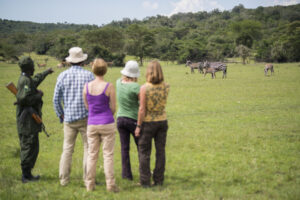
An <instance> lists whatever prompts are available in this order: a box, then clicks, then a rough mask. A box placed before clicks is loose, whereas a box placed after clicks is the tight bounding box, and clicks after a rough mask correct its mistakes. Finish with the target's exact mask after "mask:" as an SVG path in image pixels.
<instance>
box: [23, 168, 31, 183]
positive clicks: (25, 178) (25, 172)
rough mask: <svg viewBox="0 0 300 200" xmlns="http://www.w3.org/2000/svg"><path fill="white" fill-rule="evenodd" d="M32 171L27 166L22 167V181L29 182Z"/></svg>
mask: <svg viewBox="0 0 300 200" xmlns="http://www.w3.org/2000/svg"><path fill="white" fill-rule="evenodd" d="M29 172H30V171H29V170H28V169H26V168H22V182H23V183H28V182H29V181H30V173H29Z"/></svg>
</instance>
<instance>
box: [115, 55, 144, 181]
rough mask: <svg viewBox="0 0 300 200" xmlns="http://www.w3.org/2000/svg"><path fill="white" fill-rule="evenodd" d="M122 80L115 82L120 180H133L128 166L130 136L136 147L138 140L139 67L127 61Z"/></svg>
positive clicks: (135, 63)
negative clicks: (120, 165)
mask: <svg viewBox="0 0 300 200" xmlns="http://www.w3.org/2000/svg"><path fill="white" fill-rule="evenodd" d="M121 74H122V78H120V79H118V80H117V83H116V88H117V103H118V112H117V127H118V131H119V135H120V142H121V154H122V178H124V179H128V180H133V176H132V172H131V165H130V157H129V150H130V135H132V136H133V138H134V141H135V144H136V145H138V138H137V137H135V135H134V131H135V128H136V122H137V115H138V109H139V92H140V85H139V84H138V83H137V78H138V77H139V76H140V70H139V65H138V63H137V62H136V61H132V60H131V61H128V62H127V63H126V65H125V67H124V69H123V70H122V71H121Z"/></svg>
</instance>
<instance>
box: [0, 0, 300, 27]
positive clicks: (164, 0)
mask: <svg viewBox="0 0 300 200" xmlns="http://www.w3.org/2000/svg"><path fill="white" fill-rule="evenodd" d="M299 3H300V0H239V1H235V0H0V18H1V19H9V20H16V21H32V22H38V23H74V24H90V25H98V26H102V25H105V24H108V23H110V22H112V21H120V20H122V19H123V18H130V19H131V20H133V19H138V20H142V19H145V18H146V17H151V16H157V15H164V16H172V15H173V14H176V13H178V12H181V13H186V12H199V11H208V12H209V11H212V10H213V9H219V10H221V11H223V10H231V9H232V8H233V7H234V6H237V5H239V4H242V5H243V6H244V7H245V8H257V7H259V6H263V7H267V6H275V5H285V6H287V5H294V4H299Z"/></svg>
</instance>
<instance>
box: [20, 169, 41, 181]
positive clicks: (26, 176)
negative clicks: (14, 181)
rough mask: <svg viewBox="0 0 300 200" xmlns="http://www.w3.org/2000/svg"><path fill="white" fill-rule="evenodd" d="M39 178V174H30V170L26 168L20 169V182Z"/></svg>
mask: <svg viewBox="0 0 300 200" xmlns="http://www.w3.org/2000/svg"><path fill="white" fill-rule="evenodd" d="M39 179H40V176H39V175H37V176H33V175H32V174H31V170H28V169H22V182H23V183H28V182H32V181H38V180H39Z"/></svg>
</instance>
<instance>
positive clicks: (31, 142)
mask: <svg viewBox="0 0 300 200" xmlns="http://www.w3.org/2000/svg"><path fill="white" fill-rule="evenodd" d="M19 139H20V146H21V155H20V158H21V168H22V171H23V172H24V171H25V172H28V173H29V172H31V169H32V168H33V167H34V165H35V162H36V159H37V157H38V154H39V134H38V133H27V134H24V132H23V133H22V134H20V133H19Z"/></svg>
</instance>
